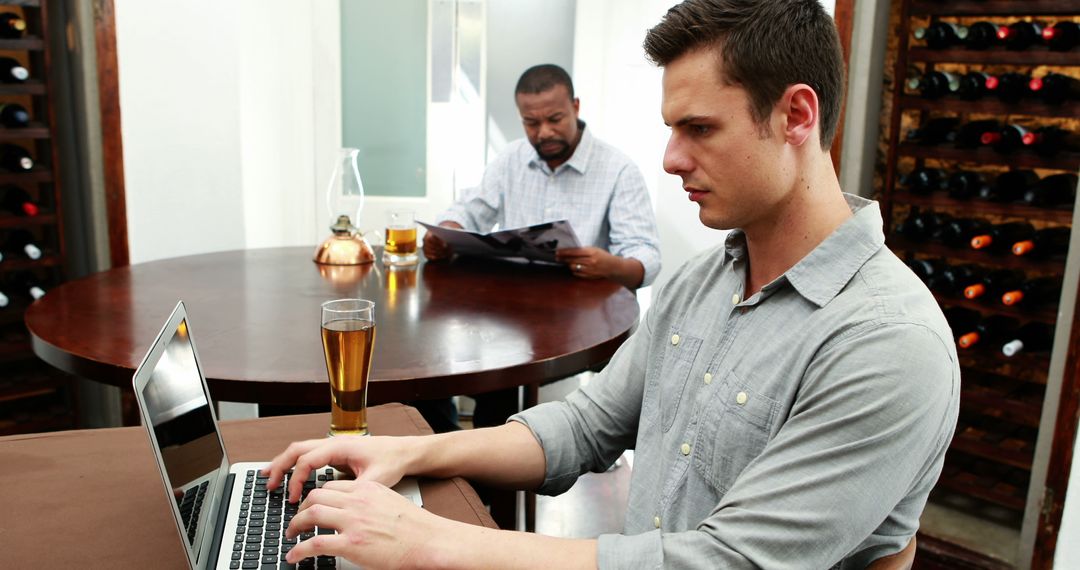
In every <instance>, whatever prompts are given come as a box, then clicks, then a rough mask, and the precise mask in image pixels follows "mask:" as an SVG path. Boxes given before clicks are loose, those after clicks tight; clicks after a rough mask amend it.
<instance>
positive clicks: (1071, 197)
mask: <svg viewBox="0 0 1080 570" xmlns="http://www.w3.org/2000/svg"><path fill="white" fill-rule="evenodd" d="M1077 182H1078V181H1077V177H1076V175H1075V174H1073V173H1071V172H1063V173H1060V174H1051V175H1050V176H1045V177H1043V178H1042V179H1041V180H1039V181H1038V182H1037V183H1035V184H1033V185H1031V186H1029V187H1028V189H1027V190H1025V191H1024V195H1023V196H1021V197H1020V199H1021V200H1023V201H1024V203H1026V204H1031V205H1032V206H1038V207H1041V208H1053V207H1057V206H1071V205H1072V204H1073V203H1074V202H1076V185H1077Z"/></svg>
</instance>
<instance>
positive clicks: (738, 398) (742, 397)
mask: <svg viewBox="0 0 1080 570" xmlns="http://www.w3.org/2000/svg"><path fill="white" fill-rule="evenodd" d="M747 398H748V396H747V395H746V392H739V393H738V394H736V395H735V403H736V404H739V405H740V406H741V405H743V404H745V403H746V399H747Z"/></svg>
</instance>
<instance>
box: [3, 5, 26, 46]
mask: <svg viewBox="0 0 1080 570" xmlns="http://www.w3.org/2000/svg"><path fill="white" fill-rule="evenodd" d="M25 31H26V20H23V19H22V18H20V17H19V15H18V14H15V13H12V12H0V38H3V39H5V40H14V39H18V38H21V37H22V36H23V32H25Z"/></svg>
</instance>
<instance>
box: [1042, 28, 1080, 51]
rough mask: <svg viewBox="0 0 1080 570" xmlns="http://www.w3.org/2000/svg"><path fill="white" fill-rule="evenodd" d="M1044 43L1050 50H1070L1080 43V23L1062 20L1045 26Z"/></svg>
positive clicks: (1043, 32)
mask: <svg viewBox="0 0 1080 570" xmlns="http://www.w3.org/2000/svg"><path fill="white" fill-rule="evenodd" d="M1042 38H1043V43H1045V44H1046V45H1047V47H1049V48H1050V51H1069V50H1071V49H1073V48H1074V47H1076V46H1077V45H1078V44H1080V24H1077V23H1076V22H1068V21H1062V22H1058V23H1056V24H1054V25H1053V26H1049V27H1047V28H1043V31H1042Z"/></svg>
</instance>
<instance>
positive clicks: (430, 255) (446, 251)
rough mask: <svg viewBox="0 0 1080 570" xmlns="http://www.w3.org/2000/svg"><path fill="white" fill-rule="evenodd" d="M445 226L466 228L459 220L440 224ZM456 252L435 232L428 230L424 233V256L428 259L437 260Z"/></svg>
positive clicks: (457, 228)
mask: <svg viewBox="0 0 1080 570" xmlns="http://www.w3.org/2000/svg"><path fill="white" fill-rule="evenodd" d="M439 225H440V226H442V227H444V228H453V229H456V230H460V229H464V228H462V227H461V224H458V223H457V222H442V223H440V224H439ZM453 253H454V252H453V251H452V250H451V248H450V246H449V245H448V244H447V243H446V242H445V241H443V240H441V239H439V237H438V236H436V235H435V234H433V233H431V232H428V233H426V234H424V257H425V258H427V260H428V261H436V260H439V259H447V258H449V257H450V256H451V255H452V254H453Z"/></svg>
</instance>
